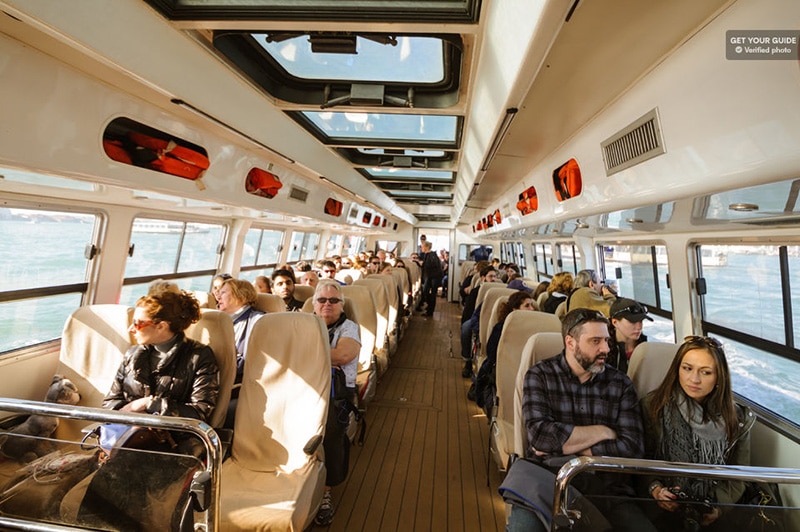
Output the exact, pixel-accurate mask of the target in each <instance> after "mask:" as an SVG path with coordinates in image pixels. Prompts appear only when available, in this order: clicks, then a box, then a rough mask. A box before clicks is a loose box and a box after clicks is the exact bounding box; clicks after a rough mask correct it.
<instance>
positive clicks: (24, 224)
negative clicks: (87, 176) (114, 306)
mask: <svg viewBox="0 0 800 532" xmlns="http://www.w3.org/2000/svg"><path fill="white" fill-rule="evenodd" d="M99 222H100V218H99V217H98V216H96V215H93V214H85V213H74V212H59V211H48V210H30V209H16V208H3V209H0V235H2V238H0V309H2V311H3V316H4V318H3V320H2V322H0V352H6V351H10V350H12V349H17V348H22V347H27V346H31V345H34V344H37V343H41V342H47V341H50V340H54V339H56V338H58V337H60V336H61V331H62V329H63V328H64V322H65V321H66V319H67V317H68V316H69V315H70V313H72V311H74V310H75V309H76V308H78V307H79V306H80V305H81V303H82V302H83V299H84V294H85V293H86V290H87V286H88V283H87V279H88V271H89V268H90V264H91V261H92V259H89V258H87V255H90V254H91V253H88V254H87V245H91V244H93V242H94V239H93V238H94V237H93V235H94V234H95V233H96V229H97V225H98V223H99Z"/></svg>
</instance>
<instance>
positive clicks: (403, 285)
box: [392, 268, 411, 309]
mask: <svg viewBox="0 0 800 532" xmlns="http://www.w3.org/2000/svg"><path fill="white" fill-rule="evenodd" d="M392 277H394V280H395V283H396V284H397V288H398V291H399V293H400V296H401V297H400V302H399V305H400V308H401V309H402V308H405V307H406V305H408V293H409V292H410V291H411V283H410V282H409V280H408V273H407V272H406V271H405V270H404V269H403V268H393V269H392Z"/></svg>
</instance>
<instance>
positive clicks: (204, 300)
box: [189, 290, 217, 308]
mask: <svg viewBox="0 0 800 532" xmlns="http://www.w3.org/2000/svg"><path fill="white" fill-rule="evenodd" d="M189 293H190V294H192V295H193V296H194V298H195V299H196V300H197V303H198V304H199V305H200V308H217V300H216V299H214V294H212V293H211V292H206V291H204V290H190V291H189Z"/></svg>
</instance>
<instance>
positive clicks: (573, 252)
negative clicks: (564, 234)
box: [558, 243, 581, 275]
mask: <svg viewBox="0 0 800 532" xmlns="http://www.w3.org/2000/svg"><path fill="white" fill-rule="evenodd" d="M558 253H559V256H560V257H561V258H560V259H559V260H560V261H561V265H560V267H559V268H558V271H562V272H570V273H572V274H573V275H577V273H578V266H579V265H580V262H581V252H580V249H578V248H577V247H576V246H575V244H572V243H565V244H558Z"/></svg>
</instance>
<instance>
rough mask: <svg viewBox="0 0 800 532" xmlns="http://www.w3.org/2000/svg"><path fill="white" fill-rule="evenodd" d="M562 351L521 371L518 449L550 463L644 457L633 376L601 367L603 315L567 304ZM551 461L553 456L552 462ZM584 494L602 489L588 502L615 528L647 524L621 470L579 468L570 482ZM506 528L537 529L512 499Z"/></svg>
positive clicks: (605, 343) (638, 527)
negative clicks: (523, 444)
mask: <svg viewBox="0 0 800 532" xmlns="http://www.w3.org/2000/svg"><path fill="white" fill-rule="evenodd" d="M561 334H562V336H563V338H564V346H565V347H564V351H562V352H561V354H560V355H557V356H555V357H553V358H549V359H547V360H544V361H542V362H539V363H538V364H536V365H534V366H532V367H531V368H530V369H529V370H528V372H527V373H526V374H525V381H524V385H523V396H522V397H523V398H522V417H523V420H524V424H525V433H526V436H527V449H526V455H527V456H528V458H532V459H534V460H540V461H542V465H543V466H545V467H548V465H549V464H552V470H553V472H556V471H557V469H558V467H559V466H560V463H561V462H563V461H564V460H565V458H564V459H562V460H558V459H559V458H560V457H567V458H568V457H569V456H570V455H582V456H618V457H624V458H641V457H642V456H644V432H643V428H642V419H641V413H640V410H639V401H638V398H637V396H636V390H635V389H634V387H633V383H632V382H631V380H630V379H629V378H628V376H627V375H625V374H624V373H622V372H621V371H619V370H617V369H615V368H613V367H610V366H606V357H607V356H608V351H609V348H608V341H609V337H610V336H609V332H608V319H607V318H606V317H605V316H604V315H603V314H602V313H600V312H598V311H596V310H590V309H585V308H581V309H575V310H573V311H571V312H569V313H568V314H567V315H566V316H564V319H563V320H562V326H561ZM556 462H559V463H558V464H556ZM573 485H575V487H576V488H577V489H578V490H579V491H580V492H581V493H583V494H584V495H589V496H592V495H601V496H602V495H610V496H611V497H606V498H602V497H601V500H600V501H599V502H596V501H592V502H595V503H596V505H597V506H598V508H599V510H600V511H601V512H602V513H603V514H604V515H605V517H606V518H607V519H608V520H609V521H610V522H611V524H612V525H613V526H614V530H617V531H631V532H634V531H636V532H641V531H654V530H655V528H654V527H653V525H652V524H651V523H650V521H648V520H647V518H646V517H645V516H644V514H643V513H642V511H641V510H640V509H639V507H638V506H637V505H636V503H635V502H634V501H633V500H632V499H630V500H629V499H628V497H632V496H634V495H635V494H634V492H633V488H631V486H630V485H631V482H630V481H629V479H628V478H627V477H626V476H625V475H620V474H616V473H596V474H594V475H580V476H578V477H577V478H576V482H574V483H573ZM508 530H510V531H517V530H528V531H542V532H544V530H545V528H544V525H543V523H542V522H541V521H540V520H539V519H538V517H537V516H536V514H534V513H533V512H531V511H529V510H526V509H524V508H522V507H519V506H512V509H511V516H510V520H509V527H508Z"/></svg>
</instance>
